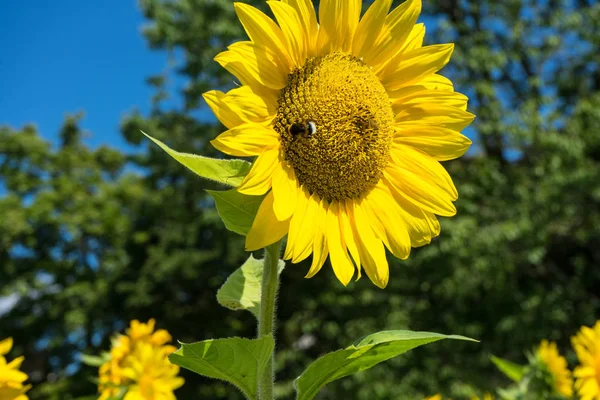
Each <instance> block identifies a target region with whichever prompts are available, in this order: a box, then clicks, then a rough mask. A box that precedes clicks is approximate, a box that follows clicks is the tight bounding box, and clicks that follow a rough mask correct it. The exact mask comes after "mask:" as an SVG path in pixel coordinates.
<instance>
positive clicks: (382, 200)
mask: <svg viewBox="0 0 600 400" xmlns="http://www.w3.org/2000/svg"><path fill="white" fill-rule="evenodd" d="M361 207H362V209H363V210H364V211H365V212H366V213H367V215H369V221H371V226H372V227H374V226H375V225H374V222H375V221H379V224H380V225H381V228H380V229H381V230H382V232H377V231H375V232H376V233H377V236H378V237H379V239H381V240H382V241H383V243H385V245H386V247H387V248H388V249H389V250H390V252H391V253H392V254H393V255H394V256H395V257H397V258H399V259H401V260H406V259H407V258H408V256H409V254H410V236H409V235H408V230H407V228H406V224H405V223H404V219H403V218H402V214H401V213H400V210H399V207H398V204H397V203H396V201H395V200H394V198H393V196H392V194H391V192H390V189H389V188H387V186H385V185H383V184H382V183H379V184H378V185H377V186H375V187H374V188H373V189H372V190H371V192H369V194H368V195H367V196H366V198H365V199H364V200H363V201H362V202H361ZM374 230H375V229H374Z"/></svg>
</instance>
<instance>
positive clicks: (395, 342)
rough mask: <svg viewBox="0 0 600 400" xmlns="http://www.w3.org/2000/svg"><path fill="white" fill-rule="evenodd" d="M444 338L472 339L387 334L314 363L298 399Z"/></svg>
mask: <svg viewBox="0 0 600 400" xmlns="http://www.w3.org/2000/svg"><path fill="white" fill-rule="evenodd" d="M442 339H459V340H472V339H469V338H465V337H463V336H455V335H453V336H447V335H441V334H439V333H431V332H412V331H385V332H377V333H374V334H371V335H368V336H367V337H365V338H363V339H361V340H359V341H357V342H356V343H355V344H353V345H351V346H350V347H347V348H346V349H343V350H338V351H335V352H333V353H329V354H327V355H325V356H323V357H321V358H319V359H318V360H317V361H315V362H314V363H312V364H311V365H309V366H308V368H306V370H305V371H304V372H303V373H302V375H300V377H299V378H298V379H297V380H296V384H295V386H296V389H297V392H298V396H297V399H298V400H311V399H313V398H314V397H315V396H316V395H317V393H318V392H319V390H321V388H322V387H323V386H325V385H326V384H328V383H331V382H333V381H335V380H337V379H340V378H343V377H345V376H348V375H351V374H354V373H357V372H359V371H363V370H366V369H369V368H371V367H373V366H374V365H377V364H379V363H380V362H383V361H386V360H389V359H390V358H393V357H396V356H399V355H401V354H403V353H406V352H407V351H409V350H412V349H414V348H416V347H419V346H422V345H425V344H428V343H433V342H437V341H438V340H442Z"/></svg>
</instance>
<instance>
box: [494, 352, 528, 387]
mask: <svg viewBox="0 0 600 400" xmlns="http://www.w3.org/2000/svg"><path fill="white" fill-rule="evenodd" d="M490 360H492V362H493V363H494V365H496V367H498V369H499V370H500V371H502V373H503V374H504V375H506V376H507V377H508V378H509V379H510V380H512V381H513V382H519V381H521V379H523V375H524V374H525V367H524V366H522V365H519V364H515V363H513V362H511V361H508V360H504V359H502V358H500V357H496V356H491V357H490Z"/></svg>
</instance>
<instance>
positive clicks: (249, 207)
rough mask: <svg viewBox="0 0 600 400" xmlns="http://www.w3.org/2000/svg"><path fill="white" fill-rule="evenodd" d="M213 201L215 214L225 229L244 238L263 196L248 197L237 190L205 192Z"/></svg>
mask: <svg viewBox="0 0 600 400" xmlns="http://www.w3.org/2000/svg"><path fill="white" fill-rule="evenodd" d="M207 192H208V193H209V194H210V195H211V196H212V198H213V199H214V200H215V204H216V206H217V212H218V213H219V216H220V217H221V219H222V220H223V223H224V224H225V227H226V228H227V229H229V230H230V231H232V232H235V233H237V234H240V235H243V236H246V235H247V234H248V232H249V231H250V228H251V227H252V223H253V222H254V217H256V213H257V212H258V208H259V207H260V204H261V203H262V201H263V198H264V196H248V195H246V194H242V193H239V192H238V191H237V190H235V189H232V190H227V191H224V192H223V191H217V190H207Z"/></svg>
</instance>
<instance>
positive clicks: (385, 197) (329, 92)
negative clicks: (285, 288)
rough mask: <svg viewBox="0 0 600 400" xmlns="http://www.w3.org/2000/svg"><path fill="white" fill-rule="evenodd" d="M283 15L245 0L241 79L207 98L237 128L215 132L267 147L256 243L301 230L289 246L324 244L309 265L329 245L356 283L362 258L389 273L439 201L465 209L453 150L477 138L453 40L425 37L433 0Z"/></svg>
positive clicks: (253, 181)
mask: <svg viewBox="0 0 600 400" xmlns="http://www.w3.org/2000/svg"><path fill="white" fill-rule="evenodd" d="M267 3H268V6H269V7H270V9H271V11H272V12H273V15H274V17H275V20H273V19H271V18H269V17H268V16H267V15H265V14H264V13H262V12H261V11H259V10H258V9H256V8H254V7H251V6H249V5H247V4H243V3H234V7H235V10H236V13H237V16H238V17H239V19H240V21H241V23H242V25H243V27H244V29H245V31H246V33H247V34H248V36H249V38H250V40H249V41H242V42H238V43H234V44H232V45H231V46H229V47H228V50H227V51H225V52H222V53H220V54H218V55H217V56H216V57H215V60H216V61H217V62H218V63H220V64H221V65H222V66H223V67H224V68H225V69H226V70H228V71H229V72H230V73H232V74H233V75H235V76H236V77H237V78H238V80H239V81H240V83H241V85H240V86H239V87H237V88H235V89H233V90H231V91H229V92H228V93H223V92H220V91H210V92H208V93H205V94H204V98H205V100H206V102H207V103H208V105H209V106H210V108H211V109H212V110H213V112H214V114H215V115H216V116H217V118H218V119H219V120H220V121H221V122H222V123H223V125H225V127H226V128H227V129H228V130H227V131H226V132H224V133H222V134H221V135H219V136H218V137H217V138H216V139H214V140H213V141H212V142H211V143H212V144H213V145H214V147H216V148H217V149H218V150H220V151H222V152H224V153H227V154H229V155H233V156H238V157H255V156H256V157H257V158H256V160H255V161H254V164H253V166H252V169H251V170H250V172H249V173H248V175H247V176H246V177H245V179H244V180H243V182H242V183H241V185H240V186H239V187H238V188H237V190H238V191H239V192H240V193H243V194H246V195H253V196H265V197H264V200H263V201H262V204H261V206H260V208H259V210H258V213H257V215H256V217H255V220H254V223H253V225H252V228H251V230H250V232H249V233H248V235H247V237H246V250H248V251H253V250H257V249H260V248H264V247H266V246H268V245H270V244H273V243H275V242H277V241H279V240H280V239H282V238H283V237H284V236H285V235H288V239H287V247H286V249H285V254H284V259H286V260H292V262H294V263H297V262H300V261H302V260H304V259H306V258H307V257H309V256H310V255H311V254H312V256H313V259H312V265H311V267H310V270H309V271H308V274H307V277H312V276H314V275H315V274H316V273H317V272H318V271H319V270H320V269H321V267H322V266H323V264H324V262H325V260H326V259H327V257H328V256H329V258H330V261H331V265H332V267H333V271H334V273H335V275H336V277H337V278H338V279H339V280H340V281H341V282H342V283H343V284H344V285H347V284H348V283H349V282H350V280H351V279H352V277H353V276H354V275H355V273H356V278H357V279H358V278H360V276H361V268H362V269H363V270H364V271H365V272H366V273H367V275H368V276H369V278H370V279H371V280H372V281H373V283H375V284H376V285H377V286H379V287H381V288H383V287H385V286H386V285H387V283H388V279H389V271H388V262H387V260H386V251H385V248H387V249H388V250H389V251H390V252H391V253H392V254H393V255H394V256H395V257H397V258H400V259H406V258H407V257H408V256H409V253H410V250H411V247H418V246H423V245H425V244H427V243H430V242H431V239H432V238H433V237H435V236H437V235H438V234H439V233H440V224H439V222H438V220H437V217H436V215H440V216H445V217H448V216H452V215H454V214H455V213H456V208H455V207H454V205H453V201H455V200H456V199H457V196H458V194H457V191H456V188H455V186H454V184H453V182H452V179H451V178H450V176H449V175H448V173H447V172H446V170H445V169H444V168H443V167H442V166H441V164H440V161H446V160H451V159H454V158H457V157H460V156H461V155H462V154H464V153H465V151H466V150H467V149H468V147H469V145H470V144H471V141H470V140H469V139H468V138H466V137H465V136H463V135H461V134H460V133H459V132H460V131H461V130H462V129H463V128H465V127H466V126H467V125H469V123H471V122H472V120H473V119H474V115H472V114H470V113H469V112H467V111H466V107H467V97H465V96H464V95H462V94H460V93H457V92H454V89H453V85H452V82H450V81H449V80H448V79H447V78H445V77H443V76H441V75H439V74H437V73H436V72H437V71H439V70H440V69H441V68H442V67H444V65H445V64H446V63H447V62H448V60H449V58H450V55H451V54H452V51H453V48H454V46H453V45H452V44H441V45H433V46H423V45H422V44H423V37H424V35H425V27H424V25H423V24H415V23H416V20H417V17H418V16H419V13H420V11H421V2H420V0H408V1H406V2H405V3H403V4H401V5H400V6H398V7H397V8H395V9H393V10H392V11H391V12H390V8H391V4H392V0H375V2H373V4H372V5H371V7H369V9H368V10H366V12H365V14H364V15H363V17H362V18H361V7H362V1H361V0H322V1H321V3H320V6H319V12H318V14H319V16H318V17H319V18H318V22H317V13H316V12H315V10H314V8H313V6H312V2H311V1H309V0H282V1H268V2H267Z"/></svg>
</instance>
